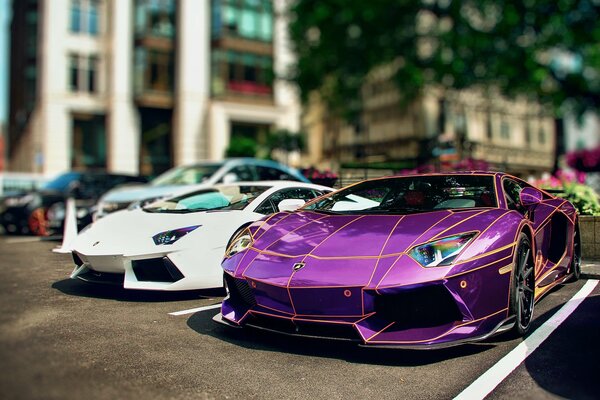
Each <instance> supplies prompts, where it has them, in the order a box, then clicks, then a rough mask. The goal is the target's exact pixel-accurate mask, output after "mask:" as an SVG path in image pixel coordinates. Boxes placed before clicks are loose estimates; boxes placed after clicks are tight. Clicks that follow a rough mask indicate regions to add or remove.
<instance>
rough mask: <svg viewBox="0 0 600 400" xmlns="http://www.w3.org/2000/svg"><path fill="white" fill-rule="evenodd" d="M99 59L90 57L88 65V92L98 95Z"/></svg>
mask: <svg viewBox="0 0 600 400" xmlns="http://www.w3.org/2000/svg"><path fill="white" fill-rule="evenodd" d="M97 69H98V58H97V57H90V58H89V65H88V82H87V84H88V91H89V92H90V93H96V91H97V90H98V87H97V79H98V72H97Z"/></svg>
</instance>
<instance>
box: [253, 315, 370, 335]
mask: <svg viewBox="0 0 600 400" xmlns="http://www.w3.org/2000/svg"><path fill="white" fill-rule="evenodd" d="M248 325H250V326H254V327H256V328H262V329H267V330H270V331H276V332H281V333H285V334H289V335H300V336H310V337H324V338H325V337H326V338H331V339H339V340H351V341H359V340H360V337H359V335H358V333H357V331H356V329H354V327H353V326H352V325H351V324H325V323H318V322H306V321H292V320H291V319H284V318H273V317H269V316H265V315H261V314H254V315H253V316H252V318H251V319H250V320H249V321H248Z"/></svg>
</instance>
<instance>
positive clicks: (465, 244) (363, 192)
mask: <svg viewBox="0 0 600 400" xmlns="http://www.w3.org/2000/svg"><path fill="white" fill-rule="evenodd" d="M579 243H580V242H579V234H578V227H577V213H576V210H575V208H574V207H573V205H571V203H569V202H568V201H566V200H563V199H560V198H557V197H554V196H553V195H551V194H549V193H547V192H545V191H542V190H539V189H536V188H534V187H532V186H531V185H529V184H528V183H526V182H524V181H522V180H520V179H518V178H515V177H513V176H510V175H506V174H503V173H493V172H472V173H453V174H431V175H417V176H406V177H390V178H381V179H373V180H368V181H364V182H361V183H358V184H355V185H352V186H349V187H347V188H345V189H341V190H339V191H337V192H334V193H332V194H329V195H326V196H324V197H320V198H318V199H316V200H314V201H312V202H310V203H308V204H306V205H305V206H304V207H303V208H301V209H300V210H299V211H296V212H281V213H278V214H274V215H273V216H271V217H269V218H266V219H263V220H262V221H259V222H256V223H254V224H252V225H251V226H250V227H249V228H248V229H246V230H245V231H243V232H240V233H239V234H238V235H237V236H235V237H234V238H233V239H232V240H231V244H230V246H229V248H228V250H227V254H226V258H225V260H224V261H223V268H224V270H225V282H226V284H227V288H228V292H229V295H228V297H227V298H226V299H225V300H224V301H223V305H222V308H221V313H220V314H218V315H217V316H216V317H215V320H216V321H218V322H222V323H225V324H227V325H230V326H235V327H244V326H252V327H255V328H262V329H267V330H271V331H276V332H282V333H286V334H291V335H301V336H312V337H323V338H332V339H346V340H355V341H358V342H360V343H362V344H363V345H368V346H386V347H406V348H435V347H444V346H449V345H455V344H459V343H464V342H467V341H474V340H482V339H485V338H487V337H489V336H491V335H492V334H495V333H499V332H503V331H506V330H510V329H513V330H514V332H515V333H516V334H518V335H523V334H525V333H526V332H527V330H528V329H529V326H530V323H531V320H532V315H533V310H534V305H535V302H536V301H537V300H538V299H539V298H540V297H541V296H543V295H544V293H547V292H548V290H550V289H551V288H552V287H554V286H555V285H557V284H559V283H562V282H564V281H566V280H569V279H571V280H575V279H577V278H578V277H579V274H580V251H581V250H580V245H579Z"/></svg>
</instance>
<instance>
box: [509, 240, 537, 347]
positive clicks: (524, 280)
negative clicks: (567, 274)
mask: <svg viewBox="0 0 600 400" xmlns="http://www.w3.org/2000/svg"><path fill="white" fill-rule="evenodd" d="M513 263H514V269H513V273H512V275H511V278H510V302H509V311H510V315H514V316H515V325H514V327H513V333H514V334H515V335H516V336H519V337H520V336H524V335H525V334H526V333H527V331H529V327H530V325H531V321H532V319H533V310H534V307H535V264H534V262H533V256H532V252H531V243H530V241H529V238H528V237H527V235H525V234H524V233H521V234H520V235H519V241H518V243H517V246H516V247H515V257H514V262H513Z"/></svg>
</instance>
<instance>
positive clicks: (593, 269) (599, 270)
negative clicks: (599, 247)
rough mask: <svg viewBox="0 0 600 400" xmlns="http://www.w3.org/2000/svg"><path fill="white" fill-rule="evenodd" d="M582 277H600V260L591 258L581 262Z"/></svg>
mask: <svg viewBox="0 0 600 400" xmlns="http://www.w3.org/2000/svg"><path fill="white" fill-rule="evenodd" d="M581 278H583V279H600V260H589V261H583V262H582V263H581Z"/></svg>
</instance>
